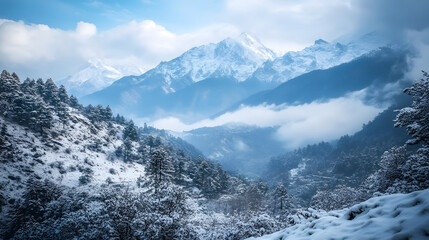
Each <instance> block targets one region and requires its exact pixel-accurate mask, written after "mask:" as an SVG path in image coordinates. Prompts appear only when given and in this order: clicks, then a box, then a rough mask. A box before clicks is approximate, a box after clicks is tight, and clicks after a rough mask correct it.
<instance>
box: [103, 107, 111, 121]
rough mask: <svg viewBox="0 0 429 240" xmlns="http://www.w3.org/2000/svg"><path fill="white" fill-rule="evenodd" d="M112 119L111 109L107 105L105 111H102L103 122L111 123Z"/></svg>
mask: <svg viewBox="0 0 429 240" xmlns="http://www.w3.org/2000/svg"><path fill="white" fill-rule="evenodd" d="M112 117H113V112H112V109H111V108H110V106H109V105H107V107H106V109H105V110H104V120H106V121H111V120H112Z"/></svg>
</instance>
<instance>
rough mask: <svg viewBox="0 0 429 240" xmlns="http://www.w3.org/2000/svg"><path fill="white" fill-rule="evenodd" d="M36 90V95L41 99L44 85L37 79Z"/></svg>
mask: <svg viewBox="0 0 429 240" xmlns="http://www.w3.org/2000/svg"><path fill="white" fill-rule="evenodd" d="M36 90H37V94H38V95H39V96H40V97H42V98H43V93H44V92H45V83H44V82H43V80H42V79H41V78H39V79H37V81H36Z"/></svg>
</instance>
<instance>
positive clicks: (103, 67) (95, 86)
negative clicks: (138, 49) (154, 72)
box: [58, 59, 143, 97]
mask: <svg viewBox="0 0 429 240" xmlns="http://www.w3.org/2000/svg"><path fill="white" fill-rule="evenodd" d="M88 63H89V65H88V66H87V67H85V68H84V69H82V70H81V71H79V72H77V73H76V74H73V75H71V76H68V77H67V78H65V79H62V80H60V81H59V82H58V83H59V84H63V85H64V86H65V87H66V88H67V89H70V93H72V94H74V95H76V96H78V97H80V96H84V95H87V94H91V93H93V92H96V91H99V90H101V89H103V88H105V87H107V86H110V85H111V84H112V83H113V82H114V81H116V80H118V79H119V78H121V77H123V76H126V75H131V74H137V75H138V74H141V73H143V70H142V69H140V68H138V67H112V66H110V65H108V64H106V63H104V62H103V61H102V60H101V59H91V60H89V61H88Z"/></svg>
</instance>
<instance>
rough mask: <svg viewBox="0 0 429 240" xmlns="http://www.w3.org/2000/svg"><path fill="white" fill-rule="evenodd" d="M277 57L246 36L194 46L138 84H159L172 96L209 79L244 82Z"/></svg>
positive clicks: (146, 74)
mask: <svg viewBox="0 0 429 240" xmlns="http://www.w3.org/2000/svg"><path fill="white" fill-rule="evenodd" d="M274 58H275V54H274V52H273V51H271V50H270V49H268V48H267V47H265V46H264V45H263V44H262V43H260V42H259V41H258V40H256V39H255V38H254V37H252V36H250V35H248V34H246V33H242V34H241V35H240V36H238V37H235V38H227V39H225V40H223V41H221V42H219V43H216V44H215V43H211V44H208V45H203V46H199V47H194V48H192V49H190V50H188V51H187V52H185V53H184V54H182V55H181V56H179V57H177V58H175V59H173V60H171V61H169V62H161V63H160V64H159V65H158V66H157V67H155V68H154V69H152V70H149V71H148V72H147V73H145V74H143V75H141V76H140V77H138V80H137V81H138V82H139V83H140V82H141V84H142V85H146V86H147V85H150V86H152V87H154V85H159V86H160V87H161V88H162V89H163V91H164V92H165V93H167V94H168V93H171V92H175V91H177V90H180V89H182V88H183V87H185V86H188V85H191V84H193V83H195V82H199V81H201V80H204V79H207V78H213V77H233V78H235V79H236V80H238V81H244V80H246V79H247V78H248V77H249V76H251V74H252V73H253V72H254V71H255V70H256V69H257V68H258V67H259V66H261V64H263V63H264V62H265V61H266V60H272V59H274ZM152 79H157V80H158V79H161V81H155V82H154V81H151V80H152ZM148 82H150V84H146V83H148Z"/></svg>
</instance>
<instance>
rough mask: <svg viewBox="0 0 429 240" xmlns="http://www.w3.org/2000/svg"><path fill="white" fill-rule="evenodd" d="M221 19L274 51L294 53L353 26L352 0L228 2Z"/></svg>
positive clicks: (345, 31) (246, 0) (349, 29)
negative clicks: (254, 36) (291, 51)
mask: <svg viewBox="0 0 429 240" xmlns="http://www.w3.org/2000/svg"><path fill="white" fill-rule="evenodd" d="M225 8H226V10H225V13H224V16H223V17H224V18H225V19H226V21H227V22H230V23H232V24H234V25H235V26H237V27H238V28H240V29H242V30H243V31H245V32H249V33H251V34H253V35H256V36H258V37H259V38H260V39H261V40H262V42H264V43H266V44H267V46H269V47H271V48H273V49H275V50H277V51H284V50H298V49H301V48H303V47H306V46H308V45H310V44H312V43H313V42H314V40H316V39H319V38H324V39H326V40H333V39H335V38H338V37H340V36H342V35H344V34H346V33H350V31H352V30H354V28H355V26H356V25H357V21H358V18H357V17H356V16H357V14H358V12H356V11H355V9H353V8H352V0H324V1H317V0H316V1H314V0H291V1H283V0H267V1H258V0H230V1H227V2H226V7H225Z"/></svg>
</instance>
